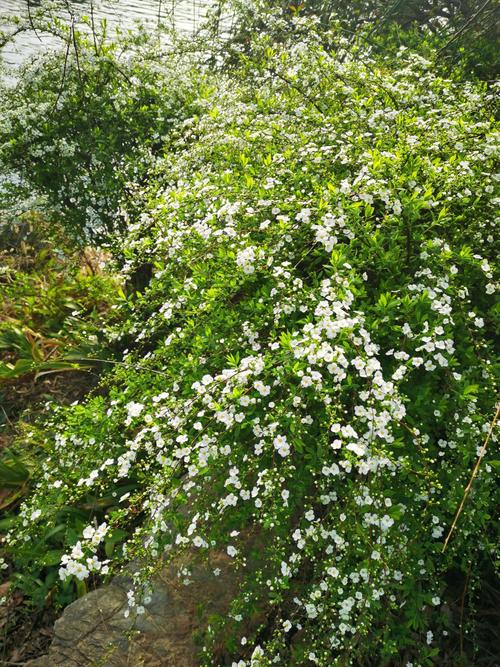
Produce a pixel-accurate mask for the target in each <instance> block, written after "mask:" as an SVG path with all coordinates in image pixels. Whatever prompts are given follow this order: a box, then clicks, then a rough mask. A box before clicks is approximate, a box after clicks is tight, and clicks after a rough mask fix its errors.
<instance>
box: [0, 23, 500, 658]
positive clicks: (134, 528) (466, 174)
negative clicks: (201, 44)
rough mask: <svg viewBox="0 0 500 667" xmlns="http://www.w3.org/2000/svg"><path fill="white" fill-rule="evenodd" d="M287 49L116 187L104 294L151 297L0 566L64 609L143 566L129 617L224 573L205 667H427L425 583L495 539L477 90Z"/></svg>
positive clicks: (442, 591)
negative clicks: (116, 262) (193, 572)
mask: <svg viewBox="0 0 500 667" xmlns="http://www.w3.org/2000/svg"><path fill="white" fill-rule="evenodd" d="M302 28H304V26H302ZM301 35H302V36H301V38H300V41H297V40H293V39H291V40H290V43H288V44H286V43H283V44H281V45H276V44H272V43H270V42H269V40H266V37H265V36H263V37H261V38H260V39H259V40H256V41H255V42H254V43H253V44H252V46H251V48H250V49H249V48H248V47H246V49H245V56H242V58H241V61H240V62H241V67H240V70H239V71H238V72H234V73H233V74H232V76H231V78H230V79H229V78H227V79H226V78H225V77H224V76H223V75H220V76H219V81H218V88H217V94H216V95H215V96H214V97H213V99H212V102H211V106H210V108H209V109H208V112H207V113H206V114H204V115H203V116H200V117H197V118H193V119H192V121H191V122H186V123H184V126H183V133H182V136H180V137H179V138H178V139H177V140H176V143H175V145H174V146H173V147H172V152H171V153H170V154H169V155H167V156H166V157H165V158H164V160H163V161H162V162H161V164H158V165H157V168H156V172H155V174H154V175H152V176H151V177H150V180H149V182H148V184H147V186H143V187H142V188H140V191H138V193H137V196H136V199H135V201H134V207H135V209H136V208H137V206H138V202H140V206H141V209H142V212H141V214H140V215H136V216H135V217H134V216H132V217H131V219H130V221H129V234H128V236H127V238H126V241H125V242H124V248H123V253H124V256H125V261H124V266H123V275H124V277H127V276H131V275H133V274H134V272H135V271H137V270H138V269H139V268H141V267H144V266H148V267H150V269H151V273H152V277H151V280H150V282H149V284H148V285H147V287H145V288H144V289H143V291H142V292H141V293H137V294H134V295H132V296H130V297H129V299H128V301H127V302H124V303H123V305H121V306H120V308H119V313H120V317H121V322H122V324H121V326H120V327H118V328H117V327H114V328H113V329H111V328H110V329H109V331H108V332H107V335H108V336H109V337H110V338H112V339H114V341H115V344H116V345H118V346H121V349H122V352H123V354H122V357H120V358H119V359H118V362H117V363H116V364H115V365H114V367H113V368H112V370H110V371H109V372H108V373H107V374H106V375H105V376H104V379H103V383H102V390H101V391H100V392H99V393H98V394H96V395H95V396H93V397H91V398H89V399H88V400H87V401H86V402H84V403H82V404H75V405H73V406H71V407H70V408H64V409H63V408H56V407H55V408H54V414H53V418H52V419H51V420H50V421H49V422H48V423H47V424H46V427H45V436H44V441H43V446H44V447H45V451H46V458H45V459H44V461H43V465H42V466H41V470H40V474H39V482H38V485H37V487H36V488H35V490H34V493H33V495H32V497H31V498H30V499H28V500H27V501H26V502H25V503H24V505H23V507H22V510H21V512H20V517H19V520H18V522H17V525H16V526H15V527H14V528H13V529H12V530H11V532H10V534H9V536H8V547H9V549H10V551H11V552H12V553H13V557H14V558H15V559H16V561H17V563H19V564H21V566H22V567H23V568H24V572H26V573H28V572H30V571H33V572H38V573H40V572H47V571H48V569H50V566H52V570H50V571H52V572H53V571H54V565H55V567H56V568H57V569H58V578H59V582H60V583H59V584H58V586H59V590H60V591H66V593H67V594H68V595H69V594H70V593H71V590H73V588H72V587H73V586H74V585H75V584H77V585H78V588H79V590H81V589H82V586H83V582H85V581H89V580H92V579H93V578H95V577H99V576H102V575H104V574H107V573H108V572H109V573H111V572H115V571H118V570H119V569H120V567H121V566H122V564H125V563H128V562H130V561H138V562H140V563H141V567H140V568H139V571H138V572H136V573H135V574H134V580H135V583H134V586H133V587H132V589H131V590H130V593H129V606H130V613H131V614H140V613H143V611H144V610H143V600H144V596H146V597H147V595H148V582H149V581H150V580H151V577H152V576H153V574H154V572H155V570H156V568H158V567H161V566H162V563H164V562H165V561H166V560H169V559H172V561H173V562H174V563H175V562H176V558H178V557H179V554H181V553H183V552H186V551H188V552H190V553H194V554H196V556H197V557H198V558H200V559H206V560H207V567H209V563H210V554H212V553H214V552H221V551H222V552H224V553H225V554H226V557H227V558H228V559H230V560H231V562H232V563H233V564H234V567H235V568H238V569H239V570H241V573H242V575H241V576H242V583H241V590H240V593H239V594H238V595H237V596H236V597H235V598H234V600H233V603H232V606H231V609H230V610H229V611H228V614H227V616H226V617H224V618H219V619H217V618H213V619H212V621H211V623H210V626H209V627H208V628H207V632H206V634H205V636H204V637H203V638H202V640H203V641H202V648H201V649H200V664H206V665H214V664H220V663H219V661H218V658H217V657H216V654H215V653H214V652H213V651H214V647H216V646H220V643H221V642H223V643H224V645H225V647H226V648H225V650H226V655H228V656H229V662H231V661H232V664H233V665H236V666H238V667H244V666H250V665H251V666H253V667H257V666H258V667H263V666H267V665H271V664H281V665H291V664H296V665H309V664H316V665H323V666H327V665H328V666H330V665H346V664H353V665H362V664H367V665H368V664H373V665H382V664H389V663H390V664H398V665H403V664H404V665H430V664H443V660H444V656H449V654H450V653H449V652H450V646H451V647H452V649H453V646H454V645H455V644H456V637H455V636H454V635H453V632H455V631H456V627H455V626H454V621H453V614H452V611H450V607H449V605H448V604H447V602H446V586H447V576H448V574H449V573H450V572H455V573H460V572H464V573H465V572H469V576H472V578H474V572H475V568H476V566H477V564H478V563H480V562H481V561H482V560H483V559H484V558H487V559H490V558H491V557H492V554H493V549H494V539H495V532H494V529H493V527H492V523H491V521H492V520H491V516H490V515H491V512H492V506H493V505H492V503H493V502H494V495H495V485H494V472H495V468H496V467H498V461H495V460H494V458H495V455H494V454H493V453H492V452H494V446H495V443H496V436H495V432H494V429H493V425H494V419H495V411H496V406H495V401H496V397H495V386H494V383H495V374H494V360H495V356H494V354H495V351H494V331H495V322H496V319H495V317H496V316H497V313H498V310H497V309H496V307H495V293H496V289H497V278H496V277H495V273H494V268H495V267H494V259H495V249H494V224H495V215H496V214H495V204H496V203H498V200H495V189H494V188H495V183H496V179H495V175H494V161H495V156H497V151H498V133H497V132H496V130H495V126H494V123H493V121H492V119H491V118H490V117H489V113H488V111H487V108H488V101H489V99H490V95H491V93H490V92H488V90H486V88H484V87H481V86H476V85H473V84H470V83H462V84H456V83H452V82H450V81H448V80H445V79H442V78H439V77H438V76H436V75H435V74H434V73H433V71H432V70H431V68H430V67H429V63H428V62H427V61H425V60H423V59H422V58H421V57H420V56H417V55H413V54H412V53H410V52H408V51H401V52H400V53H399V67H398V68H397V69H396V70H392V69H390V68H389V67H388V66H387V64H386V63H385V62H384V60H377V61H375V60H373V59H371V58H370V57H369V56H368V55H367V54H362V53H359V52H358V53H356V54H355V55H353V54H350V53H349V52H347V51H345V50H343V51H339V52H336V51H335V49H328V50H326V49H325V48H323V47H322V46H321V45H320V44H321V43H325V39H324V35H323V36H322V39H321V40H320V39H319V38H318V37H317V36H316V34H315V32H314V29H313V28H308V30H307V32H306V31H305V30H303V29H302V30H301ZM135 209H134V210H135ZM484 443H486V446H484ZM483 455H484V456H483ZM478 457H482V460H481V463H480V466H479V472H478V474H477V477H476V479H475V480H474V483H473V487H472V491H471V493H470V495H469V496H468V498H467V500H466V503H465V504H464V507H463V511H462V512H461V513H460V516H459V518H458V522H457V525H456V528H455V529H454V531H453V532H452V533H451V535H450V537H449V541H448V544H447V545H446V548H444V547H445V541H446V538H447V536H448V534H449V531H450V528H451V526H452V522H453V519H454V516H455V514H456V511H457V509H458V507H459V505H460V502H461V500H462V498H463V495H464V490H465V488H466V486H467V483H468V481H469V478H470V475H471V472H472V470H473V468H474V466H475V464H476V461H477V459H478ZM89 498H91V501H89V500H88V499H89ZM81 507H84V508H86V511H83V510H78V511H81V515H78V516H79V517H80V518H78V519H75V518H74V517H75V516H77V509H76V508H81ZM89 508H90V520H89ZM69 516H71V517H73V520H72V523H71V528H69V527H68V526H69V520H68V517H69ZM55 534H56V535H57V536H58V540H59V542H60V544H59V546H58V547H57V548H55V549H54V548H52V550H51V551H49V552H47V549H48V545H49V544H51V543H52V542H51V540H53V539H54V535H55ZM47 553H49V556H50V558H51V559H50V558H49V559H48V560H47V558H48V557H47ZM44 559H45V560H44ZM44 568H45V569H44ZM181 574H182V577H181V581H182V582H183V583H184V585H186V586H189V584H190V578H189V571H188V568H187V570H186V569H185V570H183V572H182V573H181ZM217 575H218V571H217V570H214V571H213V572H212V576H214V577H216V576H217ZM39 576H40V575H39ZM54 576H55V575H54ZM68 592H69V593H68ZM452 652H453V651H452ZM391 661H392V662H391ZM225 664H227V663H225Z"/></svg>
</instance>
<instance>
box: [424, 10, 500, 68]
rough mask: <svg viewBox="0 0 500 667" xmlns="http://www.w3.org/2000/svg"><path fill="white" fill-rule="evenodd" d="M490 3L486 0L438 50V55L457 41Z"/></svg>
mask: <svg viewBox="0 0 500 667" xmlns="http://www.w3.org/2000/svg"><path fill="white" fill-rule="evenodd" d="M490 3H491V0H486V1H485V2H484V3H483V4H482V5H481V7H479V9H478V10H477V12H476V13H475V14H473V15H472V16H471V17H470V18H469V20H468V21H466V22H465V23H464V24H463V26H462V27H461V28H460V29H459V30H457V32H456V33H455V34H454V35H453V37H452V38H451V39H450V40H449V41H448V42H446V44H445V45H444V46H442V47H441V48H440V49H439V51H438V52H437V54H436V56H439V55H441V53H443V51H446V49H447V48H448V47H449V46H450V45H451V44H453V42H455V41H456V40H457V39H458V38H459V37H460V36H461V35H462V33H463V32H464V31H465V30H467V28H468V27H469V26H470V24H471V23H472V22H473V21H474V20H475V19H476V18H477V17H478V16H479V14H481V12H482V11H483V10H485V9H486V7H487V6H488V5H489V4H490Z"/></svg>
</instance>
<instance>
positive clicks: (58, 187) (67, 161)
mask: <svg viewBox="0 0 500 667" xmlns="http://www.w3.org/2000/svg"><path fill="white" fill-rule="evenodd" d="M39 29H41V30H50V31H51V32H53V33H54V34H55V36H56V37H57V38H59V39H60V40H61V43H62V44H65V46H64V48H62V49H59V50H55V51H54V50H52V51H48V52H47V53H44V54H42V55H40V56H39V57H38V59H36V60H34V61H33V62H28V63H27V64H26V65H25V67H24V69H23V71H22V72H21V73H20V74H19V78H18V80H17V81H16V83H15V85H13V83H12V82H11V81H9V80H7V81H4V82H3V83H2V85H1V86H0V106H1V108H2V115H1V118H0V164H1V165H2V169H3V170H4V171H5V172H6V173H12V174H14V175H15V176H16V177H17V178H15V179H13V180H12V182H10V183H8V184H7V185H8V188H7V192H8V194H10V200H11V201H14V202H15V204H16V206H17V208H19V205H20V201H21V195H22V196H24V198H25V199H27V200H29V201H30V204H29V206H30V207H32V206H33V204H32V199H33V196H34V195H35V196H38V197H39V198H41V200H42V206H43V210H44V214H45V215H47V214H48V213H49V212H51V213H52V216H53V218H54V219H55V220H57V221H58V223H62V224H63V225H64V226H65V227H66V229H67V231H68V232H69V234H70V235H71V236H72V237H73V238H76V239H77V240H79V241H84V242H88V241H93V242H96V241H98V242H103V241H109V240H110V237H111V236H112V235H113V234H116V233H117V232H121V231H123V219H122V218H120V217H119V216H117V215H116V210H117V208H118V207H119V206H120V202H121V200H122V199H123V197H124V194H125V192H126V189H127V187H129V185H130V184H131V183H134V182H141V181H144V179H145V177H146V174H147V172H148V170H149V169H150V168H151V166H152V165H153V164H154V162H155V159H156V157H157V156H158V155H161V154H162V153H163V151H164V150H167V149H168V145H169V142H170V139H171V136H172V135H173V134H175V133H176V132H177V130H178V127H179V126H180V125H181V124H182V122H184V121H185V120H186V118H190V117H191V116H193V115H194V114H195V113H197V112H199V110H200V108H201V107H199V106H196V104H195V101H194V97H195V96H196V99H197V100H198V101H200V100H201V99H202V95H200V93H201V91H202V88H203V85H204V84H203V81H202V79H203V75H202V74H201V72H200V71H197V69H196V68H195V67H193V66H192V63H190V62H189V59H188V58H186V57H184V55H183V54H182V53H179V50H176V49H175V48H172V46H170V47H168V46H166V45H164V44H163V42H164V41H165V35H162V40H161V41H160V33H158V34H156V33H154V34H148V33H147V32H146V31H145V30H144V29H143V30H141V31H139V32H137V33H124V34H118V35H117V36H115V41H111V40H110V39H109V37H108V35H107V31H106V26H105V24H102V25H101V26H100V27H99V26H96V25H94V23H93V22H92V23H91V22H90V19H84V18H83V19H82V20H81V23H80V24H79V28H75V27H71V29H70V28H69V27H68V26H66V25H65V24H64V23H63V22H61V21H58V20H56V19H53V20H52V22H49V23H48V24H47V20H45V21H44V22H43V23H42V25H41V27H40V26H39ZM89 31H91V34H88V33H89ZM9 191H10V192H9ZM4 196H5V195H4Z"/></svg>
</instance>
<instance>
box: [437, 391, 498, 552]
mask: <svg viewBox="0 0 500 667" xmlns="http://www.w3.org/2000/svg"><path fill="white" fill-rule="evenodd" d="M499 413H500V403H499V404H498V406H497V411H496V412H495V416H494V417H493V420H492V422H491V424H490V428H489V431H488V435H487V436H486V440H485V441H484V442H483V446H482V447H481V450H480V452H479V456H478V457H477V461H476V465H475V466H474V470H473V471H472V475H471V476H470V479H469V483H468V484H467V486H466V487H465V491H464V495H463V498H462V502H461V503H460V505H459V508H458V510H457V512H456V514H455V518H454V519H453V523H452V524H451V528H450V530H449V532H448V535H447V536H446V539H445V541H444V545H443V551H445V549H446V547H447V546H448V542H449V541H450V537H451V535H452V533H453V531H454V530H455V527H456V525H457V521H458V519H459V517H460V515H461V514H462V510H463V508H464V504H465V501H466V500H467V496H468V495H469V492H470V490H471V488H472V484H473V482H474V480H475V479H476V477H477V473H478V471H479V466H480V465H481V461H482V459H483V456H484V454H485V452H486V447H487V446H488V442H489V441H490V438H491V435H492V433H493V429H494V428H495V424H496V422H497V419H498V415H499Z"/></svg>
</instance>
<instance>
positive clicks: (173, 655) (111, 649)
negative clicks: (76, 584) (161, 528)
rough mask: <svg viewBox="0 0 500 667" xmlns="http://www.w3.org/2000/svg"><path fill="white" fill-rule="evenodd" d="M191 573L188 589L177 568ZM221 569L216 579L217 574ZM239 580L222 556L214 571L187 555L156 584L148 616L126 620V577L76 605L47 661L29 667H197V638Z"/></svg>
mask: <svg viewBox="0 0 500 667" xmlns="http://www.w3.org/2000/svg"><path fill="white" fill-rule="evenodd" d="M182 566H189V567H190V568H191V575H190V580H191V582H192V583H190V584H189V585H188V586H186V585H184V583H183V582H182V581H181V580H180V579H179V578H178V576H177V573H178V570H179V567H182ZM215 568H219V569H220V571H221V572H220V575H219V576H218V577H216V576H214V574H213V570H214V569H215ZM239 580H240V575H239V574H238V573H237V572H236V571H235V570H234V568H233V564H232V561H231V559H230V558H229V557H228V556H227V555H226V554H224V553H218V554H213V555H212V556H211V559H210V566H208V565H207V564H204V563H201V562H199V561H197V560H196V559H195V556H194V555H192V554H191V555H189V554H188V555H185V556H184V557H183V558H182V560H181V561H179V560H177V561H176V563H175V567H174V566H173V565H170V566H166V567H164V568H163V570H162V571H161V572H160V574H159V575H158V576H157V577H156V578H155V579H154V580H153V593H152V596H151V597H152V599H151V601H150V602H149V604H147V605H145V608H146V612H145V614H143V615H140V616H137V617H136V618H132V617H129V618H126V617H125V615H124V611H125V609H126V606H127V605H126V599H127V595H126V591H127V590H128V588H129V585H128V582H127V580H126V578H116V579H115V580H113V582H112V583H111V584H110V585H108V586H104V587H102V588H99V589H97V590H95V591H93V592H91V593H88V594H87V595H85V596H83V597H81V598H80V599H78V600H76V601H75V602H73V603H72V604H70V605H69V606H68V607H66V609H65V610H64V612H63V614H62V616H61V618H60V619H59V620H58V621H57V622H56V624H55V628H54V638H53V640H52V643H51V645H50V649H49V653H48V656H46V657H44V658H39V659H38V662H37V661H31V662H30V663H27V665H29V666H30V667H58V666H63V665H64V667H195V666H196V665H198V664H199V660H198V655H199V647H198V646H197V645H196V643H195V640H194V635H195V634H196V632H197V631H200V630H203V629H204V628H205V627H206V623H207V619H208V617H209V616H210V615H212V614H222V615H225V614H226V613H227V611H228V607H229V604H230V601H231V599H232V598H233V596H234V595H235V594H236V592H237V589H238V584H239Z"/></svg>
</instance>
